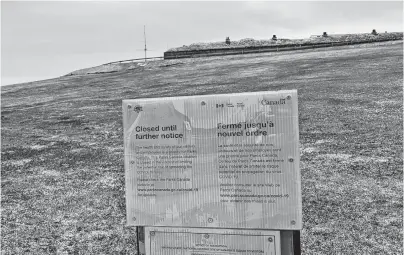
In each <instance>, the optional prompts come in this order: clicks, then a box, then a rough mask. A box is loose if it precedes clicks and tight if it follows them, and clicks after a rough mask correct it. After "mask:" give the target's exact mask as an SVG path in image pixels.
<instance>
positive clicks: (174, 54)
mask: <svg viewBox="0 0 404 255" xmlns="http://www.w3.org/2000/svg"><path fill="white" fill-rule="evenodd" d="M402 39H403V38H394V39H392V38H389V39H375V40H366V41H346V42H345V41H344V42H338V41H336V42H322V43H302V44H279V45H266V46H247V47H234V48H212V49H199V50H179V51H166V52H164V59H176V58H195V57H210V56H222V55H238V54H249V53H260V52H276V51H292V50H303V49H314V48H322V47H333V46H344V45H354V44H364V43H374V42H385V41H395V40H402Z"/></svg>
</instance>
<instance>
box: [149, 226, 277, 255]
mask: <svg viewBox="0 0 404 255" xmlns="http://www.w3.org/2000/svg"><path fill="white" fill-rule="evenodd" d="M145 237H146V238H145V247H146V255H171V254H172V255H174V254H175V255H218V254H223V255H224V254H226V255H228V254H232V255H236V254H237V255H238V254H240V255H247V254H248V255H252V254H257V255H280V254H281V252H280V234H279V231H268V230H262V231H261V230H239V229H208V228H168V227H146V228H145Z"/></svg>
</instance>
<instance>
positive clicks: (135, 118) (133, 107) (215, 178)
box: [123, 90, 302, 255]
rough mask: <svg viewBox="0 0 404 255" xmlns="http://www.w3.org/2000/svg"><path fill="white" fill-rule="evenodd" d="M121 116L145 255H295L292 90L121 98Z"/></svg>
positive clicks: (132, 213)
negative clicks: (219, 253)
mask: <svg viewBox="0 0 404 255" xmlns="http://www.w3.org/2000/svg"><path fill="white" fill-rule="evenodd" d="M123 118H124V146H125V176H126V205H127V224H128V225H130V226H144V233H143V234H144V245H145V252H146V254H147V255H148V254H218V252H222V253H223V254H247V253H248V252H249V253H248V254H280V253H281V254H297V253H298V250H299V249H296V248H294V247H295V246H296V244H298V242H296V239H297V238H300V237H299V230H300V229H301V228H302V206H301V187H300V185H301V184H300V171H299V149H298V145H299V143H298V141H299V128H298V109H297V91H296V90H290V91H277V92H252V93H239V94H221V95H204V96H189V97H170V98H150V99H132V100H124V101H123ZM142 229H143V228H142ZM139 230H140V229H139ZM206 237H208V238H206ZM268 238H269V239H268ZM181 240H182V241H181ZM265 240H266V241H265ZM268 240H272V241H271V242H270V241H268ZM140 241H142V240H140ZM286 245H287V246H291V247H289V248H290V251H289V252H288V251H287V249H288V248H284V246H286ZM139 247H140V246H139ZM200 252H202V253H200ZM226 252H227V253H226Z"/></svg>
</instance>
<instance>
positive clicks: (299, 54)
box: [1, 41, 403, 254]
mask: <svg viewBox="0 0 404 255" xmlns="http://www.w3.org/2000/svg"><path fill="white" fill-rule="evenodd" d="M44 68H46V67H44ZM72 71H73V70H72ZM1 89H2V92H1V254H56V253H57V254H136V243H135V240H136V236H135V228H134V227H126V226H125V224H126V212H125V210H126V209H125V192H124V191H125V187H124V183H125V179H124V161H123V158H124V152H123V131H122V106H121V105H122V100H123V99H133V98H142V97H163V96H164V97H166V96H183V95H202V94H217V93H235V92H247V91H276V90H284V89H297V90H298V95H299V125H300V151H301V166H300V167H301V174H302V196H303V221H304V226H303V230H302V232H301V233H302V236H301V242H302V253H303V254H365V253H368V254H402V253H403V248H402V247H403V244H402V243H403V233H402V231H403V186H402V183H403V46H402V41H400V42H388V43H378V44H373V45H370V44H368V45H359V46H346V47H338V48H327V49H317V50H309V51H294V52H282V53H268V54H262V55H243V56H241V55H238V56H228V57H214V58H205V59H183V60H170V61H159V62H150V64H149V65H146V66H145V67H141V66H140V67H138V68H135V69H133V70H129V71H122V72H116V73H106V74H93V75H84V76H68V77H62V78H57V79H53V80H46V81H40V82H35V83H28V84H22V85H14V86H6V87H2V88H1Z"/></svg>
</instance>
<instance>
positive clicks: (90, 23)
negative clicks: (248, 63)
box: [1, 1, 403, 85]
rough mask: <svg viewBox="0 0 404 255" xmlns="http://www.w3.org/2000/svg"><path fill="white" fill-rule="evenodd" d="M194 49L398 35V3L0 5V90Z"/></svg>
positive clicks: (400, 11)
mask: <svg viewBox="0 0 404 255" xmlns="http://www.w3.org/2000/svg"><path fill="white" fill-rule="evenodd" d="M143 25H146V37H147V48H148V49H150V50H153V51H150V52H148V57H151V56H162V55H163V52H164V51H165V50H167V48H173V47H179V46H182V45H188V44H191V43H195V42H211V41H224V40H225V38H226V36H229V37H230V39H231V40H239V39H243V38H254V39H268V38H271V37H272V35H273V34H276V35H277V36H278V38H306V37H309V36H310V35H312V34H321V33H322V32H324V31H327V33H328V34H332V33H369V32H371V31H372V29H376V30H377V31H379V32H384V31H389V32H402V31H403V2H401V1H395V2H387V1H382V2H375V1H372V2H365V1H361V2H341V1H338V2H330V1H327V2H303V1H299V2H240V1H239V2H228V1H227V2H218V1H211V2H207V1H205V2H167V1H164V2H151V1H149V2H128V1H125V2H110V1H107V2H105V1H104V2H92V1H83V2H59V1H58V2H50V1H44V2H34V1H30V2H16V1H9V2H6V1H2V2H1V84H2V85H7V84H13V83H20V82H26V81H34V80H41V79H47V78H54V77H58V76H61V75H65V74H67V73H69V72H71V71H74V70H77V69H81V68H86V67H91V66H96V65H101V64H104V63H106V62H111V61H117V60H125V59H131V58H141V57H143V56H144V52H143V51H142V49H143V48H144V42H143Z"/></svg>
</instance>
